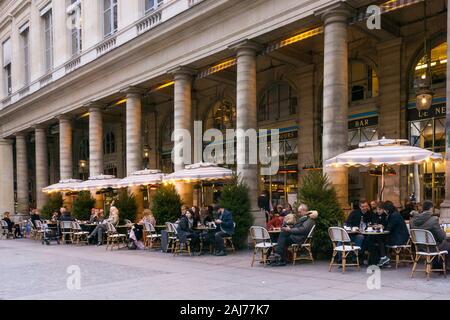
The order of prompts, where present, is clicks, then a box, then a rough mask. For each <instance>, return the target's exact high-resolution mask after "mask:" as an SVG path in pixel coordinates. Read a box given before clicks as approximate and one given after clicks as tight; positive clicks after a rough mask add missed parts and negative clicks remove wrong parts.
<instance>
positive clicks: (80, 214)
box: [72, 191, 95, 221]
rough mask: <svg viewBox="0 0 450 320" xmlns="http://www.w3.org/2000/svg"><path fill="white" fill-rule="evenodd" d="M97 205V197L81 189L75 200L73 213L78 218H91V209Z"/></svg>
mask: <svg viewBox="0 0 450 320" xmlns="http://www.w3.org/2000/svg"><path fill="white" fill-rule="evenodd" d="M94 206H95V199H94V198H93V197H92V195H91V193H90V192H89V191H81V192H80V193H78V196H77V198H76V199H75V201H74V202H73V206H72V215H73V217H74V218H76V219H78V220H83V221H85V220H89V219H90V217H91V209H92V208H94Z"/></svg>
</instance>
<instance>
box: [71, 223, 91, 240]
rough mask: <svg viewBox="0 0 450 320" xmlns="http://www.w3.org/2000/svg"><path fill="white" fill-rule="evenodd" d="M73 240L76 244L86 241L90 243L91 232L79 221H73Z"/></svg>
mask: <svg viewBox="0 0 450 320" xmlns="http://www.w3.org/2000/svg"><path fill="white" fill-rule="evenodd" d="M72 230H73V241H74V243H75V244H80V243H85V244H87V245H88V244H89V241H88V235H89V232H87V231H83V229H82V228H81V226H80V224H79V223H78V222H77V221H74V222H72Z"/></svg>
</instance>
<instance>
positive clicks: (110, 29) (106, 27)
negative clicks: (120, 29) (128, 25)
mask: <svg viewBox="0 0 450 320" xmlns="http://www.w3.org/2000/svg"><path fill="white" fill-rule="evenodd" d="M117 26H118V24H117V0H103V35H104V36H105V37H107V36H109V35H111V34H113V33H115V32H116V31H117Z"/></svg>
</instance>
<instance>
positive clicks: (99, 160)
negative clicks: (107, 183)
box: [89, 103, 103, 208]
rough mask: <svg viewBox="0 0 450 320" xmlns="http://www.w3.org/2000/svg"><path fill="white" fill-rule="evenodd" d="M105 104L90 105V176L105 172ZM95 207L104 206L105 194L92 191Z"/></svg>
mask: <svg viewBox="0 0 450 320" xmlns="http://www.w3.org/2000/svg"><path fill="white" fill-rule="evenodd" d="M102 112H103V106H102V105H98V104H94V103H91V104H90V105H89V177H96V176H99V175H102V174H103V115H102ZM92 196H93V197H94V198H95V207H96V208H103V196H102V195H98V194H97V193H96V192H94V191H93V192H92Z"/></svg>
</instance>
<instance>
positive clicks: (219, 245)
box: [214, 231, 230, 251]
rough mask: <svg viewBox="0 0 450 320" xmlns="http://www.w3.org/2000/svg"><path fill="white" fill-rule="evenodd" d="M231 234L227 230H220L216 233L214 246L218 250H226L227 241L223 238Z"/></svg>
mask: <svg viewBox="0 0 450 320" xmlns="http://www.w3.org/2000/svg"><path fill="white" fill-rule="evenodd" d="M229 236H230V235H229V234H228V233H226V232H223V231H219V232H216V233H215V234H214V247H215V249H216V251H224V250H225V242H224V240H223V238H226V237H229Z"/></svg>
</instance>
